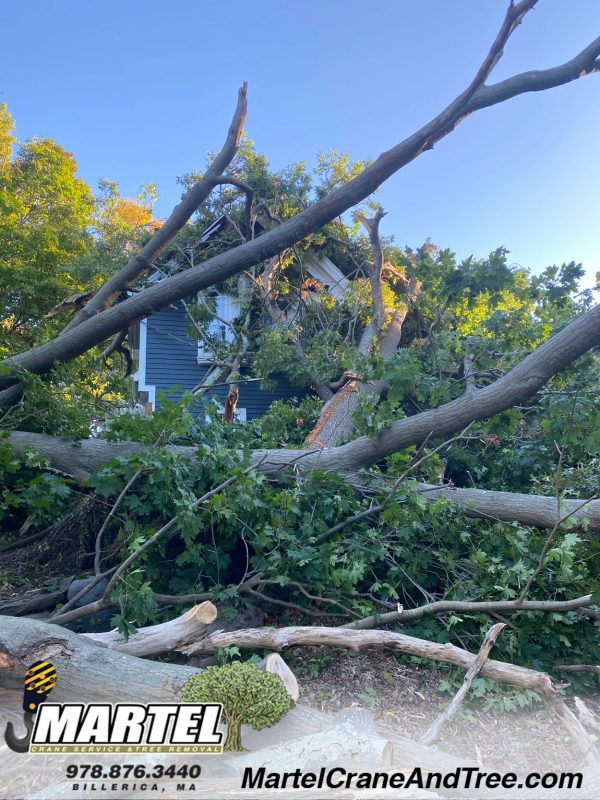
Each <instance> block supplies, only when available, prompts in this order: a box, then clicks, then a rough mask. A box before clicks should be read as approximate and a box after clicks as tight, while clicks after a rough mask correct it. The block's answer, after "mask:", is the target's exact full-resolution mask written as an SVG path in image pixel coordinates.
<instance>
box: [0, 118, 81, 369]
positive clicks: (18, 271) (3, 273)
mask: <svg viewBox="0 0 600 800" xmlns="http://www.w3.org/2000/svg"><path fill="white" fill-rule="evenodd" d="M12 130H13V125H12V120H11V118H10V116H9V115H8V112H7V111H6V107H3V109H2V116H1V117H0V148H1V150H0V160H1V161H2V165H3V169H2V172H1V173H0V197H2V198H3V201H2V202H3V206H4V213H2V214H1V215H0V287H1V288H0V309H1V315H2V321H1V323H0V327H1V341H0V350H2V352H4V353H8V352H15V351H18V350H20V349H23V348H24V347H27V346H31V345H32V344H33V343H34V342H36V341H38V340H39V339H40V338H43V336H44V335H45V332H47V330H48V327H50V330H51V329H52V326H51V325H50V326H49V323H48V322H47V321H45V320H44V316H45V314H46V313H47V312H48V310H49V309H50V308H51V307H52V306H53V305H55V304H56V303H57V302H59V301H60V300H62V299H63V298H64V297H66V296H67V295H69V294H72V293H73V292H77V291H80V290H81V289H82V288H83V286H82V285H81V283H80V281H79V280H78V276H77V274H76V269H77V264H78V262H79V260H80V259H81V257H82V256H83V255H84V254H85V253H86V252H87V251H88V250H89V248H90V247H91V244H92V237H91V225H92V223H93V214H94V207H95V203H94V196H93V193H92V191H91V189H90V188H89V186H88V185H87V184H86V183H85V181H83V179H82V178H79V177H77V164H76V162H75V158H74V157H73V155H72V154H71V153H68V152H67V151H66V150H64V149H63V148H62V147H61V146H60V145H58V144H57V143H56V142H53V141H52V140H50V139H44V138H42V139H32V140H30V141H28V142H26V143H24V144H22V145H20V146H19V148H18V150H17V153H16V155H15V156H14V157H12V158H11V155H10V152H11V150H10V148H11V146H12V141H13V137H12Z"/></svg>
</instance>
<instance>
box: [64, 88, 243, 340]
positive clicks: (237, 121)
mask: <svg viewBox="0 0 600 800" xmlns="http://www.w3.org/2000/svg"><path fill="white" fill-rule="evenodd" d="M247 89H248V84H247V83H244V84H243V85H242V87H241V88H240V90H239V92H238V101H237V106H236V109H235V112H234V114H233V119H232V120H231V125H230V126H229V130H228V132H227V138H226V139H225V144H224V145H223V147H222V148H221V150H220V152H219V153H218V154H217V155H216V156H215V158H214V159H213V160H212V162H211V163H210V165H209V167H208V169H207V170H206V172H205V173H204V175H203V176H202V177H201V178H200V179H199V180H198V181H196V183H195V184H194V185H193V186H192V187H191V188H190V189H189V190H188V191H187V192H186V193H185V195H184V196H183V197H182V199H181V203H179V205H178V206H176V207H175V208H174V209H173V211H172V212H171V215H170V217H169V218H168V219H167V221H166V222H165V223H164V225H162V226H161V227H160V228H159V229H158V230H157V231H156V233H155V234H154V236H153V237H152V238H151V239H150V241H149V242H147V244H145V245H144V247H143V248H142V249H141V250H140V252H139V253H138V254H137V255H135V256H134V257H133V258H132V259H131V261H129V263H128V264H127V265H126V266H125V267H123V269H122V270H121V271H120V272H119V273H117V274H116V275H113V277H112V278H110V279H109V280H108V281H107V282H106V283H105V284H104V285H103V286H102V287H101V288H100V289H99V290H98V292H96V294H95V295H94V296H93V297H92V298H91V299H90V300H89V301H88V302H87V304H86V305H85V306H84V307H83V308H82V309H81V311H79V313H78V314H76V315H75V316H74V317H73V319H72V320H71V321H70V323H69V324H68V325H67V326H66V327H65V332H66V331H69V330H71V329H72V328H75V327H77V326H78V325H80V324H81V323H82V322H85V321H86V320H88V319H90V318H91V317H93V316H95V315H96V314H98V313H100V312H101V311H104V310H105V309H106V308H108V307H109V306H110V305H112V303H113V302H114V300H115V298H116V297H117V296H118V295H119V294H120V293H121V292H123V291H125V290H126V289H127V288H129V287H130V286H131V285H132V284H133V283H134V282H135V281H136V280H137V279H138V278H139V277H140V275H142V274H143V273H144V272H146V271H147V270H148V269H149V268H150V267H151V266H152V264H153V263H154V261H155V260H156V259H157V258H158V256H159V255H160V254H161V253H162V251H163V250H164V249H165V247H166V246H167V245H168V244H169V242H171V241H172V239H173V237H174V236H175V234H176V233H178V231H180V230H181V228H183V226H184V225H185V223H186V222H187V221H188V220H189V219H190V217H191V216H192V214H193V213H194V212H195V211H196V210H197V209H198V208H199V207H200V205H201V204H202V203H203V202H204V201H205V200H206V198H207V197H208V195H209V194H210V193H211V192H212V190H213V189H214V188H215V186H217V185H219V184H222V183H225V182H228V183H232V184H234V185H235V186H238V188H241V189H242V190H243V191H246V190H247V188H248V187H246V186H245V185H244V186H241V185H240V183H241V182H239V181H237V180H236V179H235V178H226V177H224V176H223V175H222V174H221V173H222V172H223V170H225V169H226V168H227V167H228V166H229V164H230V163H231V161H232V159H233V157H234V156H235V154H236V152H237V149H238V145H239V141H240V136H241V135H242V130H243V128H244V121H245V119H246V111H247V99H246V97H247Z"/></svg>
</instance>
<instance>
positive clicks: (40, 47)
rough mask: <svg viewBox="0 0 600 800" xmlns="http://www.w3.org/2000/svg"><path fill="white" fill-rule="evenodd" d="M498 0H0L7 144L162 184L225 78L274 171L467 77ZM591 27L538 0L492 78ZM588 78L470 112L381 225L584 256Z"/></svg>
mask: <svg viewBox="0 0 600 800" xmlns="http://www.w3.org/2000/svg"><path fill="white" fill-rule="evenodd" d="M506 4H507V3H506V0H486V2H482V0H370V2H369V3H365V2H364V0H299V1H297V2H295V3H291V2H284V0H277V2H276V1H275V0H255V2H254V3H248V2H241V1H240V0H228V2H226V3H225V2H221V3H219V2H213V0H203V1H202V2H200V0H196V2H192V0H171V2H168V3H167V2H165V0H160V2H159V0H143V1H142V0H119V2H116V1H115V0H85V2H81V1H79V2H77V1H76V0H70V1H69V2H67V0H54V1H53V2H47V1H45V2H42V1H41V0H28V2H27V3H17V2H15V1H14V0H13V2H12V3H6V4H4V5H3V9H2V17H3V37H2V39H3V42H2V49H1V51H0V102H4V101H5V102H7V103H8V105H9V108H10V110H11V112H12V113H13V115H14V117H15V119H16V121H17V128H18V134H19V137H20V138H21V139H26V138H28V137H30V136H34V135H37V136H49V137H51V138H53V139H56V140H57V141H58V142H60V143H61V144H62V145H63V146H64V147H66V148H67V149H68V150H70V151H72V152H73V153H74V154H75V156H76V158H77V161H78V164H79V168H80V173H81V175H82V176H83V177H84V178H85V179H86V180H87V181H88V182H89V183H91V184H92V185H93V186H97V183H98V181H99V180H100V179H101V178H105V177H106V178H110V179H112V180H116V181H118V182H119V184H120V187H121V190H122V192H123V193H124V194H134V193H135V191H136V189H137V187H138V186H139V185H140V184H142V183H147V182H155V183H156V184H157V185H158V190H159V194H160V201H159V205H158V214H159V215H161V216H164V215H166V214H167V213H168V212H169V211H170V209H171V207H172V205H173V204H174V203H176V202H177V201H178V199H179V196H180V191H181V190H180V187H179V186H178V185H177V184H176V182H175V178H176V176H178V175H182V174H184V173H186V172H189V171H192V170H195V169H198V168H201V167H202V165H203V163H204V157H205V153H206V152H207V151H208V150H214V149H217V148H218V147H220V145H221V143H222V141H223V138H224V135H225V131H226V129H227V125H228V123H229V120H230V118H231V114H232V111H233V108H234V106H235V99H236V92H237V87H238V86H239V85H240V84H241V83H242V81H243V80H247V81H248V82H249V113H248V119H247V123H246V129H247V131H248V134H249V136H250V138H251V139H252V140H254V142H255V144H256V147H257V148H258V149H259V150H260V151H262V152H264V153H265V154H266V155H267V157H268V158H269V160H270V162H271V165H272V166H273V167H274V168H278V167H282V166H284V165H285V164H286V163H287V162H288V161H290V160H305V161H307V162H308V163H309V164H311V165H312V164H314V163H315V160H316V155H317V153H318V152H320V151H328V150H332V149H337V150H341V151H345V152H348V153H349V154H350V155H351V157H352V158H354V159H363V158H368V157H375V156H376V155H378V154H379V153H380V152H381V151H382V150H385V149H387V148H388V147H390V146H391V145H393V144H395V143H396V142H397V141H399V140H400V139H402V138H404V137H405V136H406V135H408V134H410V133H411V132H412V131H413V130H414V129H415V128H416V127H418V126H420V125H421V124H423V123H424V122H426V121H427V120H428V119H429V118H430V117H431V116H433V115H434V114H435V113H436V112H437V111H439V110H440V109H441V108H442V107H443V106H444V105H445V104H447V102H448V101H449V100H451V99H452V98H453V97H454V96H455V94H457V93H458V92H459V91H460V90H461V89H462V88H464V86H465V85H466V83H467V82H468V81H469V80H470V78H471V77H472V75H473V74H474V71H475V70H476V68H477V66H478V65H479V63H480V61H481V59H482V58H483V56H484V55H485V53H486V52H487V49H488V47H489V44H490V43H491V41H492V40H493V38H494V36H495V34H496V31H497V28H498V26H499V24H500V22H501V20H502V18H503V16H504V12H505V9H506ZM599 34H600V2H598V0H569V2H567V0H541V2H540V3H539V6H538V7H537V8H536V9H535V10H534V11H533V12H531V13H530V14H529V15H527V17H526V19H525V21H524V23H523V24H522V25H521V26H520V27H519V28H518V29H517V31H516V33H515V34H514V35H513V37H512V38H511V41H510V42H509V45H508V47H507V51H506V54H505V57H504V59H503V60H502V62H501V63H500V64H499V66H498V67H497V69H496V71H495V73H494V79H496V80H497V79H502V78H504V77H507V76H508V75H510V74H512V73H514V72H519V71H522V70H525V69H532V68H544V67H548V66H551V65H553V64H557V63H560V62H562V61H565V60H568V59H569V58H571V57H572V56H573V55H574V54H575V53H577V52H578V51H579V50H581V49H582V48H583V47H584V46H585V45H586V44H588V43H589V41H591V40H592V39H593V38H594V37H595V36H598V35H599ZM599 101H600V75H592V76H589V77H587V78H585V79H583V80H580V81H575V82H574V83H572V84H569V85H567V86H563V87H559V88H557V89H553V90H550V91H548V92H543V93H538V94H535V95H534V94H531V95H525V96H523V97H520V98H517V99H514V100H511V101H509V102H508V103H505V104H502V105H501V106H497V107H495V108H492V109H487V110H484V111H481V112H478V113H477V114H475V115H474V116H472V117H471V118H469V119H468V120H466V121H465V122H463V123H462V124H461V125H460V126H459V128H458V129H457V130H456V131H455V132H454V133H453V134H451V135H450V136H449V137H448V138H447V139H445V140H444V141H443V142H441V143H440V144H438V145H437V146H436V148H435V149H434V150H433V151H432V152H429V153H426V154H425V155H423V156H421V157H420V158H419V159H417V161H415V162H414V163H413V164H411V165H409V166H408V167H407V168H405V169H404V170H402V171H401V172H400V173H398V174H397V175H396V176H394V177H393V178H391V179H390V180H389V181H388V182H387V183H386V184H385V185H384V186H383V187H382V189H381V190H380V192H379V200H380V202H382V203H383V205H384V207H385V208H386V210H387V212H388V216H387V217H386V218H385V220H384V223H383V225H382V230H383V232H384V233H386V234H392V233H393V234H395V235H396V238H397V242H398V243H399V244H404V243H407V244H410V245H411V246H418V245H419V244H421V243H422V242H423V241H424V240H425V239H426V237H428V236H429V237H431V238H432V240H433V241H434V242H435V243H436V244H439V245H441V246H443V247H450V248H452V249H453V250H455V251H456V252H457V254H458V255H459V256H460V257H464V256H467V255H469V254H470V253H474V254H475V255H477V256H484V255H486V254H487V253H488V252H489V251H490V250H492V249H493V248H495V247H497V246H499V245H504V246H506V247H508V249H509V250H510V251H511V255H510V257H509V258H510V260H511V261H512V262H513V263H518V264H521V265H523V266H527V267H529V268H531V269H532V270H534V271H538V270H540V269H542V268H543V267H544V266H546V265H547V264H550V263H560V262H562V261H565V260H567V261H568V260H571V259H574V260H577V261H581V262H582V263H583V264H584V266H585V268H586V269H587V271H588V274H589V280H588V281H587V283H588V285H591V283H592V276H593V274H594V273H595V272H596V270H599V269H600V226H599V225H598V217H599V210H600V197H599V192H598V188H599V186H600V159H599V157H598V150H599V148H598V143H599V141H600V135H599V130H600V102H599Z"/></svg>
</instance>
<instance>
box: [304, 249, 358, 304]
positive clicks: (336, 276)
mask: <svg viewBox="0 0 600 800" xmlns="http://www.w3.org/2000/svg"><path fill="white" fill-rule="evenodd" d="M302 261H303V264H304V266H305V267H306V269H307V270H308V272H310V274H311V275H312V276H313V278H315V279H316V280H318V281H320V282H321V283H324V284H325V285H326V286H327V287H328V292H329V294H331V295H333V297H335V299H336V300H341V299H342V298H343V296H344V294H345V293H346V290H347V289H348V286H349V285H350V281H349V280H348V278H347V277H346V276H345V275H344V273H343V272H342V271H341V270H340V269H338V267H336V265H335V264H334V263H333V261H331V259H329V258H327V256H322V257H321V258H319V257H318V256H317V255H316V254H315V253H314V252H313V251H312V250H309V251H308V252H307V253H305V254H304V256H303V258H302Z"/></svg>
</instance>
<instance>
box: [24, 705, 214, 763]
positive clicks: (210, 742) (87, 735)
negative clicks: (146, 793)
mask: <svg viewBox="0 0 600 800" xmlns="http://www.w3.org/2000/svg"><path fill="white" fill-rule="evenodd" d="M221 712H222V706H221V704H220V703H150V704H147V705H145V704H141V703H140V704H138V703H117V704H115V705H112V704H111V703H88V704H87V705H84V704H83V703H46V704H45V705H44V706H42V707H41V709H40V712H39V713H38V715H37V718H36V721H35V728H34V729H33V734H32V737H31V743H30V747H29V752H30V753H136V752H145V753H147V752H163V753H221V752H222V750H223V746H222V744H221V742H222V739H223V734H222V733H221V732H220V731H219V730H218V724H219V720H220V718H221Z"/></svg>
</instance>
